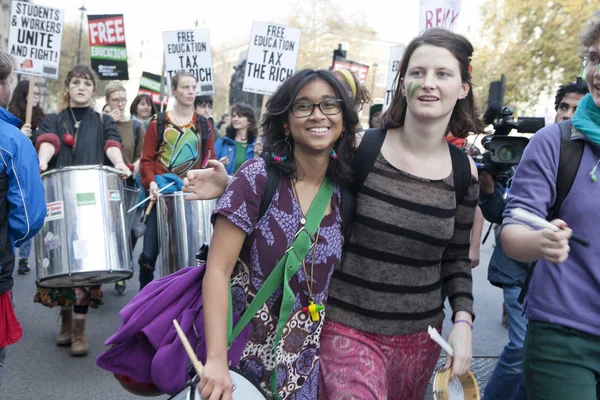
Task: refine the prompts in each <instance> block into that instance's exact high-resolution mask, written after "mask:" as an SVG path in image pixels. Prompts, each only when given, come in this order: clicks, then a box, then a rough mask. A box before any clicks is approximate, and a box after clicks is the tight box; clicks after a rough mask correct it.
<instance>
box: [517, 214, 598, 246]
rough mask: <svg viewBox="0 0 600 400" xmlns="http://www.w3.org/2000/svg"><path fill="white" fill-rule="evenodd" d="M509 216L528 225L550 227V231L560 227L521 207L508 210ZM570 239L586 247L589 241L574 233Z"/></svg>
mask: <svg viewBox="0 0 600 400" xmlns="http://www.w3.org/2000/svg"><path fill="white" fill-rule="evenodd" d="M510 215H511V217H513V218H514V219H516V220H518V221H520V222H524V223H526V224H530V225H534V226H536V227H538V228H542V229H544V228H546V229H550V230H551V231H554V232H559V231H561V230H562V229H561V228H559V227H558V226H556V225H554V224H551V223H550V222H548V221H546V220H545V219H543V218H540V217H538V216H537V215H535V214H532V213H530V212H529V211H526V210H523V209H522V208H515V209H514V210H512V211H511V212H510ZM571 240H573V241H574V242H577V243H579V244H580V245H582V246H585V247H588V246H589V245H590V242H589V241H588V240H586V239H583V238H581V237H579V236H577V235H575V234H572V235H571Z"/></svg>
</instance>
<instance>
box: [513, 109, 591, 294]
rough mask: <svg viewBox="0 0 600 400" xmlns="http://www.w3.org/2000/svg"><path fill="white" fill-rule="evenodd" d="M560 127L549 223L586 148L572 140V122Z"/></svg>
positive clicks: (526, 285)
mask: <svg viewBox="0 0 600 400" xmlns="http://www.w3.org/2000/svg"><path fill="white" fill-rule="evenodd" d="M558 127H559V128H560V156H559V158H558V170H557V172H556V199H555V200H554V204H552V207H550V210H548V216H547V217H546V219H547V220H548V221H552V220H553V219H556V218H557V217H558V213H559V212H560V207H561V206H562V203H563V201H564V200H565V198H566V197H567V195H568V194H569V192H570V191H571V187H573V182H574V181H575V177H576V176H577V171H578V170H579V164H581V159H582V157H583V148H584V147H585V141H583V140H571V130H572V128H573V121H572V120H570V119H569V120H567V121H561V122H559V123H558ZM536 264H537V261H535V262H532V263H531V266H530V267H529V271H528V272H527V276H526V277H525V282H523V287H522V288H521V293H519V298H518V299H517V301H518V302H519V303H521V304H522V303H523V301H524V300H525V295H526V294H527V290H528V289H529V283H530V282H531V278H532V276H533V271H534V270H535V265H536Z"/></svg>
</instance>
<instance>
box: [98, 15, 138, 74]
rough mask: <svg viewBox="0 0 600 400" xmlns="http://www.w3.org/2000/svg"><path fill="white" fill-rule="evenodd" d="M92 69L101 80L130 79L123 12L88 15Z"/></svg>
mask: <svg viewBox="0 0 600 400" xmlns="http://www.w3.org/2000/svg"><path fill="white" fill-rule="evenodd" d="M88 33H89V42H90V58H91V60H92V69H93V70H94V71H96V73H97V74H98V76H99V77H100V79H101V80H119V81H126V80H129V72H128V67H127V47H126V44H125V21H124V19H123V14H112V15H88Z"/></svg>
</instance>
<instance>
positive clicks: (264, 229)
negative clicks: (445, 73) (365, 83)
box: [199, 69, 358, 400]
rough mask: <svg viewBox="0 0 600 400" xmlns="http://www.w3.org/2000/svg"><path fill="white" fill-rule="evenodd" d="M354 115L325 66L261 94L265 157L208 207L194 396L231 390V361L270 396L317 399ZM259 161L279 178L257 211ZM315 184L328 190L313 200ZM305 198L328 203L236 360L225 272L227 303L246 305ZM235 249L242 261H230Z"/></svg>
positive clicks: (295, 228) (302, 217) (287, 240)
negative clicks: (200, 368) (202, 342)
mask: <svg viewBox="0 0 600 400" xmlns="http://www.w3.org/2000/svg"><path fill="white" fill-rule="evenodd" d="M357 122H358V116H357V114H356V110H355V108H354V105H353V102H352V99H351V98H350V96H348V94H347V92H346V91H345V90H344V89H343V88H342V86H341V85H340V83H339V81H338V80H337V79H336V78H335V77H334V76H333V74H332V73H331V72H328V71H314V70H309V69H306V70H302V71H299V72H297V73H296V74H295V75H294V76H292V77H291V78H289V79H288V80H286V81H285V82H284V83H283V84H282V85H281V87H280V88H279V89H278V90H277V92H275V93H274V94H273V95H272V96H271V98H270V99H269V101H268V103H267V112H266V115H265V117H264V119H263V121H262V129H263V131H264V134H265V148H264V153H263V156H262V158H255V159H252V160H249V161H246V162H245V163H244V164H243V165H242V166H241V168H240V169H239V170H238V172H237V173H236V174H235V175H234V177H233V179H232V182H231V184H230V185H229V186H228V188H227V191H226V192H225V194H224V195H223V196H222V197H221V200H220V202H219V204H218V206H217V208H216V210H215V213H214V218H215V219H214V225H215V227H214V233H213V237H212V241H211V245H210V251H209V254H208V262H207V267H206V268H207V269H206V275H205V278H204V282H203V299H204V300H203V301H204V317H205V324H204V326H205V337H206V350H207V355H208V357H207V360H206V363H205V367H204V372H203V376H202V379H201V382H200V388H199V390H200V392H201V395H202V398H206V399H208V398H211V399H223V400H224V399H231V396H232V389H233V386H232V382H231V379H230V377H229V362H231V367H236V368H238V369H240V370H241V371H242V372H243V373H244V374H245V375H246V377H247V378H248V379H250V380H251V381H253V382H254V383H256V384H257V385H260V387H261V388H262V389H263V390H264V391H265V392H266V393H267V394H268V395H269V398H278V399H316V398H317V381H318V366H319V334H320V332H321V329H322V326H323V319H324V315H325V313H324V311H323V305H324V304H325V302H326V300H327V287H328V284H329V280H330V278H331V274H332V272H333V268H334V267H335V266H336V265H337V264H338V263H339V261H340V259H341V255H342V243H343V238H342V233H341V189H340V184H343V183H344V182H347V181H348V180H349V179H350V174H351V169H350V162H351V159H352V154H353V149H354V145H355V127H356V124H357ZM211 165H212V166H216V165H220V164H219V163H217V162H211ZM267 170H268V171H269V176H271V175H270V174H272V173H277V174H280V179H279V182H278V185H277V189H276V191H275V193H274V195H273V198H272V201H271V202H270V205H269V206H268V208H267V209H266V211H265V213H264V215H263V216H262V217H261V216H260V215H259V210H260V209H261V203H262V201H263V197H264V196H265V190H266V187H267V181H268V179H267ZM269 179H270V178H269ZM324 188H328V189H324ZM321 190H329V192H327V193H328V194H326V195H323V194H321V196H323V197H319V199H320V200H315V199H316V198H317V197H318V196H319V194H318V193H321ZM323 193H325V192H323ZM323 200H324V201H323ZM313 202H314V203H317V204H319V205H320V206H322V207H323V209H326V210H325V212H324V213H325V215H324V216H323V215H322V214H321V215H320V216H318V220H320V221H321V222H320V223H318V224H316V227H318V228H316V229H315V230H316V233H315V235H314V236H313V237H314V242H313V243H314V247H313V248H311V250H309V252H308V255H307V256H306V258H305V259H304V261H303V262H302V265H301V266H298V265H296V267H298V270H297V272H296V273H294V274H293V275H292V276H291V279H290V280H289V284H284V288H283V290H282V289H281V287H279V289H277V290H276V291H275V293H274V294H273V295H272V296H271V297H270V298H269V300H268V301H267V302H266V303H265V304H264V305H262V307H261V308H260V309H259V310H258V312H257V313H256V314H255V315H254V317H253V318H252V320H251V322H250V325H251V327H250V328H249V329H250V330H251V332H252V333H251V335H250V336H249V339H248V341H247V343H246V345H245V347H244V350H243V354H242V355H241V359H239V360H228V356H227V314H228V298H229V281H230V280H231V281H232V290H231V291H232V293H233V309H234V310H244V309H245V308H246V307H247V306H248V305H249V304H250V303H249V301H250V300H251V299H252V297H254V296H256V294H257V291H258V289H259V288H261V287H263V285H265V280H266V279H267V277H268V276H269V275H270V274H271V272H272V270H273V269H274V267H275V265H276V264H277V263H278V261H279V260H280V259H282V258H283V257H284V256H285V255H286V250H287V249H288V248H289V246H290V244H291V243H292V242H293V241H294V238H295V235H296V233H297V232H299V231H300V230H301V229H302V228H303V227H304V224H307V225H308V224H309V222H307V219H310V218H311V216H310V214H309V209H311V205H312V204H313ZM321 218H322V219H321ZM238 257H239V259H240V260H241V261H242V262H243V263H244V264H245V265H247V266H248V267H247V268H248V269H247V270H245V269H243V268H239V266H238V267H235V266H236V260H237V259H238ZM234 267H235V268H234ZM242 271H245V272H242ZM232 274H233V276H232ZM244 278H245V281H244ZM244 282H246V284H245V283H244ZM284 295H285V296H284ZM284 310H287V313H286V312H285V311H284ZM278 328H279V329H278ZM278 332H282V334H281V336H280V337H279V335H278ZM274 365H276V370H274Z"/></svg>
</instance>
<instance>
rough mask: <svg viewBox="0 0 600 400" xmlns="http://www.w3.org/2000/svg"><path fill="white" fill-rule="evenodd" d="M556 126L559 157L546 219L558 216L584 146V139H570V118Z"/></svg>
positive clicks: (573, 178) (571, 185)
mask: <svg viewBox="0 0 600 400" xmlns="http://www.w3.org/2000/svg"><path fill="white" fill-rule="evenodd" d="M558 127H559V128H560V158H559V160H558V172H557V173H556V200H554V204H553V205H552V207H551V208H550V210H549V211H548V217H547V220H548V221H552V220H553V219H555V218H557V217H558V212H559V211H560V207H561V206H562V203H563V201H564V200H565V198H566V197H567V195H568V194H569V192H570V191H571V187H573V182H574V181H575V177H576V176H577V171H578V170H579V164H581V158H582V157H583V148H584V146H585V141H584V140H571V130H572V128H573V121H572V120H570V119H569V120H567V121H561V122H559V123H558Z"/></svg>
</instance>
